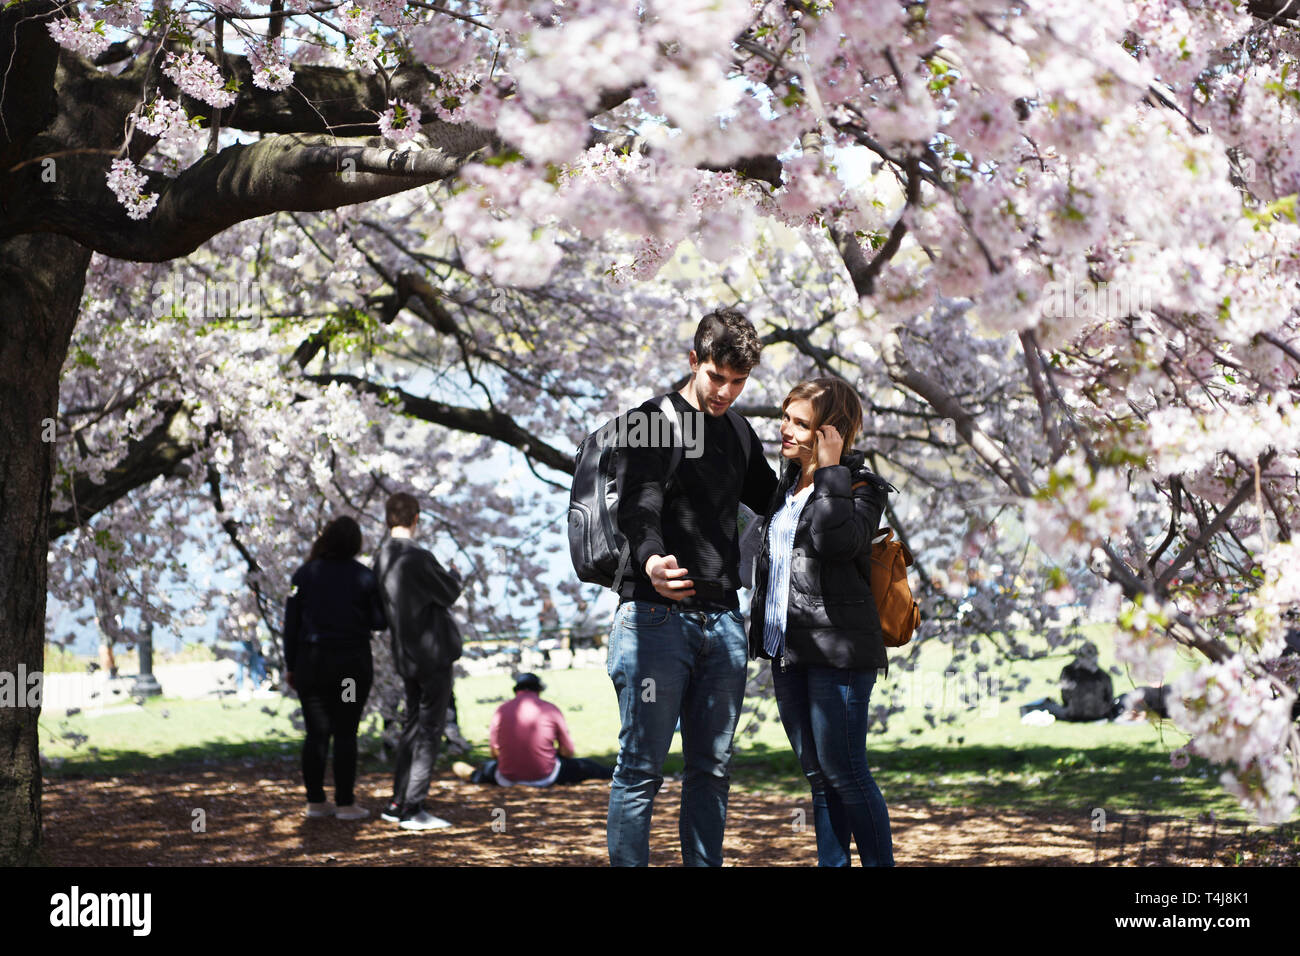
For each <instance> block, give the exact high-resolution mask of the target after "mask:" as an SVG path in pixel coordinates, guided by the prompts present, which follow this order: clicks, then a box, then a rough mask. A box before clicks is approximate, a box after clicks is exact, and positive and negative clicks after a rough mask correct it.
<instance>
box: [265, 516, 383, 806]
mask: <svg viewBox="0 0 1300 956" xmlns="http://www.w3.org/2000/svg"><path fill="white" fill-rule="evenodd" d="M360 551H361V528H360V526H359V525H358V524H357V523H356V521H354V520H353V519H352V518H349V517H346V516H345V517H342V518H335V519H334V520H333V521H331V522H330V523H329V524H327V525H326V526H325V530H324V531H322V532H321V535H320V537H319V538H317V539H316V541H315V543H314V544H313V545H312V547H311V553H310V554H309V555H308V557H307V563H306V564H304V565H303V566H302V567H300V568H299V569H298V570H297V571H295V572H294V575H293V579H292V587H291V588H290V590H289V598H288V600H286V601H285V607H284V665H285V677H286V679H287V680H288V682H289V686H290V687H292V688H294V689H295V690H296V691H297V692H298V699H299V700H300V701H301V702H302V714H303V721H304V722H305V723H306V725H307V739H306V740H305V741H304V742H303V747H302V777H303V782H304V783H305V784H306V786H307V816H309V817H328V816H337V817H339V818H340V819H342V820H360V819H363V818H364V817H368V816H369V815H370V812H369V811H368V810H366V809H365V808H364V807H360V806H357V804H356V801H355V797H354V794H353V785H354V783H355V782H356V778H357V725H358V724H359V723H360V722H361V712H362V710H363V709H364V708H365V706H366V698H367V697H369V696H370V685H371V683H372V681H373V677H374V669H373V666H372V662H371V658H370V632H371V631H382V630H383V629H384V628H385V627H386V626H387V622H386V621H385V618H384V609H383V605H382V604H381V603H380V600H379V584H378V582H377V581H376V580H375V575H374V572H372V571H371V570H370V569H369V568H368V567H366V566H365V565H364V564H361V563H360V562H359V561H356V560H354V559H355V558H356V556H357V554H358V553H359V552H360ZM330 738H333V740H334V803H333V804H329V803H327V802H326V801H325V762H326V758H327V757H328V755H329V746H330Z"/></svg>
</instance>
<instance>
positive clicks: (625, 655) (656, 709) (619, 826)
mask: <svg viewBox="0 0 1300 956" xmlns="http://www.w3.org/2000/svg"><path fill="white" fill-rule="evenodd" d="M747 660H748V644H747V641H746V638H745V628H744V618H743V617H742V616H741V613H740V612H739V611H695V610H687V609H681V608H678V607H676V606H675V605H668V604H656V603H653V602H649V601H625V602H623V603H622V604H620V605H619V608H618V611H617V613H616V614H615V615H614V626H613V628H612V630H611V631H610V636H609V658H608V662H607V668H608V670H609V676H610V679H611V680H612V681H613V682H614V690H615V691H616V692H617V693H618V711H619V716H620V717H621V718H622V724H623V726H622V730H620V731H619V735H618V744H619V751H618V765H617V766H616V767H615V768H614V780H613V783H612V785H611V787H610V792H609V821H608V825H607V836H608V840H609V862H610V864H611V865H613V866H645V865H646V864H647V863H649V860H650V816H651V813H652V811H653V804H654V798H655V794H656V793H658V792H659V788H660V786H661V785H662V784H663V782H664V778H663V765H664V760H665V759H667V757H668V749H669V747H670V746H671V745H672V742H673V730H674V729H675V728H676V726H677V721H678V719H679V718H680V719H681V726H682V756H683V758H684V760H685V764H686V771H685V774H684V776H683V780H682V808H681V818H680V822H679V824H678V829H679V832H680V836H681V843H682V862H683V863H684V864H685V865H687V866H721V865H722V831H723V827H724V826H725V824H726V818H727V792H728V790H729V788H730V786H731V774H730V765H731V740H732V737H733V736H734V735H735V733H736V721H737V720H738V719H739V717H740V705H741V701H742V700H743V699H744V696H745V665H746V662H747Z"/></svg>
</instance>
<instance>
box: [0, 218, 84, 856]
mask: <svg viewBox="0 0 1300 956" xmlns="http://www.w3.org/2000/svg"><path fill="white" fill-rule="evenodd" d="M89 263H90V252H89V251H88V250H86V249H84V248H82V247H81V246H79V245H78V244H77V243H75V242H73V241H72V240H70V239H64V238H62V237H59V236H26V237H21V238H17V239H13V240H10V241H9V242H7V243H5V244H4V245H3V246H0V528H3V529H4V530H3V532H2V533H0V671H3V672H6V673H7V674H9V675H12V677H11V678H10V679H13V680H16V679H17V677H18V675H19V674H20V673H23V672H25V673H26V674H27V675H32V674H36V673H40V672H41V671H42V670H43V669H44V661H45V595H46V561H47V553H48V551H49V543H48V542H49V520H50V482H51V478H52V469H53V463H54V446H53V444H51V443H49V442H47V441H44V440H42V439H43V438H44V437H48V436H49V434H50V433H51V432H52V431H53V421H54V418H55V416H56V414H57V413H58V406H59V373H60V370H61V369H62V367H63V360H64V358H65V356H66V355H67V350H68V343H69V341H70V340H71V336H72V330H73V327H74V326H75V325H76V321H77V313H78V310H79V308H80V305H81V293H82V289H83V288H84V285H85V274H86V267H87V265H89ZM19 690H20V691H21V690H22V688H21V686H20V687H19ZM34 702H35V701H29V700H28V699H26V695H25V694H23V693H21V692H20V693H19V694H18V695H17V700H16V703H17V704H18V705H19V706H14V707H7V706H0V866H14V865H25V864H30V863H33V862H35V861H36V859H37V857H36V854H37V851H38V850H39V848H40V842H41V767H40V754H39V750H38V746H37V743H38V738H37V731H36V721H37V718H38V717H39V715H40V708H39V706H35V707H29V706H26V705H27V704H28V703H34Z"/></svg>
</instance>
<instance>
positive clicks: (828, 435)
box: [817, 425, 844, 468]
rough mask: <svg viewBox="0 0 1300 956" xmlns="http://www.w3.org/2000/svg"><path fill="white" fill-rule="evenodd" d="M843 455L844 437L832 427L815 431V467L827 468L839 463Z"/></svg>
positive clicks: (825, 426)
mask: <svg viewBox="0 0 1300 956" xmlns="http://www.w3.org/2000/svg"><path fill="white" fill-rule="evenodd" d="M843 454H844V436H843V435H841V434H840V433H839V429H837V428H836V427H835V426H834V425H823V426H822V427H821V428H819V429H817V467H818V468H827V467H829V466H831V465H838V464H839V463H840V456H841V455H843Z"/></svg>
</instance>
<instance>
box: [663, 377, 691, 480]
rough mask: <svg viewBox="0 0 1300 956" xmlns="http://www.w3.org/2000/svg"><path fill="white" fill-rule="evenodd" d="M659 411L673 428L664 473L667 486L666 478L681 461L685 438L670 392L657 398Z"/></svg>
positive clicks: (675, 469) (674, 470) (669, 476)
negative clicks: (666, 466)
mask: <svg viewBox="0 0 1300 956" xmlns="http://www.w3.org/2000/svg"><path fill="white" fill-rule="evenodd" d="M659 411H661V412H663V414H664V418H666V419H668V421H669V423H670V424H671V425H672V429H673V443H672V451H671V455H670V457H669V459H668V471H667V473H666V474H665V475H664V486H665V487H667V485H668V479H669V478H671V477H672V476H673V473H674V472H676V471H677V466H678V465H680V464H681V463H682V454H683V452H682V446H683V445H684V444H685V443H686V438H685V436H684V435H683V434H682V421H681V419H680V418H678V417H677V409H676V408H675V407H674V406H673V396H672V393H671V392H670V393H668V394H666V395H664V396H662V397H661V398H660V399H659Z"/></svg>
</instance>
